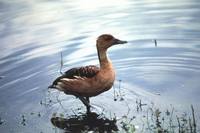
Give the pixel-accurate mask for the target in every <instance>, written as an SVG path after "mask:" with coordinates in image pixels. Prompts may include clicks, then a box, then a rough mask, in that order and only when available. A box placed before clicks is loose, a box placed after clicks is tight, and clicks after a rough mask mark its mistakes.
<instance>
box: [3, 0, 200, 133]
mask: <svg viewBox="0 0 200 133" xmlns="http://www.w3.org/2000/svg"><path fill="white" fill-rule="evenodd" d="M199 7H200V2H199V1H197V0H184V1H182V0H176V1H174V0H163V1H156V0H140V1H131V0H118V1H114V0H109V1H104V0H103V1H100V0H97V1H95V2H94V1H90V0H86V1H81V0H76V1H70V0H65V1H64V0H60V1H54V0H51V1H46V0H36V1H34V2H33V1H31V2H29V1H25V0H14V1H12V2H11V1H7V0H1V1H0V18H1V19H0V42H1V44H0V50H1V52H0V76H1V78H0V91H1V93H0V118H1V119H3V120H4V123H3V124H2V125H0V130H1V131H2V132H22V131H23V132H26V131H29V132H30V130H31V131H32V132H40V131H42V132H55V129H54V126H53V125H52V124H51V116H52V113H53V112H63V108H62V107H61V106H60V104H59V103H55V104H53V105H52V106H51V107H46V106H43V105H41V104H40V102H41V101H42V102H44V101H46V99H47V98H49V97H50V98H52V99H54V98H55V99H54V100H55V101H56V96H59V99H64V101H63V102H62V105H64V109H65V113H66V114H67V115H70V114H73V111H72V110H76V109H77V108H83V109H81V110H82V112H84V111H85V110H84V107H83V105H82V103H81V102H80V101H78V100H77V99H76V98H74V97H73V96H66V95H64V94H62V93H59V92H57V91H50V93H48V92H47V87H48V86H49V85H50V84H51V82H52V81H53V80H54V79H55V78H56V77H57V76H59V75H60V73H59V69H60V52H61V51H62V53H63V61H64V68H63V71H64V70H67V69H69V68H72V67H77V66H84V65H89V64H98V60H97V59H98V58H97V54H96V48H95V41H96V38H97V37H98V36H99V35H100V34H102V33H110V34H112V35H114V36H115V37H117V38H119V39H123V40H127V41H128V42H129V43H128V44H126V45H121V46H116V47H112V48H111V49H109V51H108V54H109V57H110V58H111V60H112V62H113V64H114V66H115V69H116V73H117V75H116V76H117V77H116V83H115V89H116V88H118V85H119V80H120V81H121V90H120V91H121V94H122V96H121V97H123V99H124V102H123V101H120V100H119V99H118V100H117V101H114V96H113V95H114V94H113V89H112V90H110V91H108V92H106V93H104V94H101V95H100V96H98V97H95V98H92V99H91V102H92V104H93V105H94V106H95V109H93V110H94V111H96V112H101V111H102V110H103V109H104V110H105V112H111V113H113V114H116V115H117V116H118V117H120V116H121V115H123V114H126V113H127V110H128V109H127V107H129V108H131V109H132V110H135V106H136V105H135V101H136V99H142V101H144V102H146V103H151V102H153V103H156V105H158V106H161V107H163V108H165V106H166V107H167V106H168V105H170V104H172V105H173V106H175V107H176V108H177V110H181V111H183V112H184V111H185V110H187V108H188V107H189V106H190V104H193V105H194V107H195V109H196V110H197V112H198V110H200V103H199V101H200V97H199V94H200V89H199V87H200V86H199V81H200V39H199V36H200V25H199V22H200V19H199V18H200V8H199ZM154 39H156V40H157V47H156V46H155V44H154ZM117 91H119V90H118V89H117ZM102 99H103V100H102ZM163 103H164V104H163ZM127 104H128V106H127ZM133 112H134V111H133ZM30 113H32V114H31V115H30ZM22 115H25V117H26V126H23V124H21V121H23V120H22V117H21V116H22ZM198 116H199V114H198Z"/></svg>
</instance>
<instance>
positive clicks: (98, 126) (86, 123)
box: [51, 112, 118, 133]
mask: <svg viewBox="0 0 200 133" xmlns="http://www.w3.org/2000/svg"><path fill="white" fill-rule="evenodd" d="M51 123H52V124H53V125H54V126H56V127H58V128H60V129H64V130H65V131H66V132H72V133H80V132H84V131H95V132H99V133H104V132H112V131H117V130H118V128H117V125H116V120H115V119H113V120H110V119H108V118H105V117H103V116H101V115H98V114H96V113H93V112H91V113H89V114H82V115H79V116H78V115H74V116H71V117H70V118H61V117H52V118H51Z"/></svg>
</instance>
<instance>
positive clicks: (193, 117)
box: [191, 105, 196, 133]
mask: <svg viewBox="0 0 200 133" xmlns="http://www.w3.org/2000/svg"><path fill="white" fill-rule="evenodd" d="M191 109H192V120H193V126H194V130H193V132H194V133H196V120H195V115H194V108H193V105H191Z"/></svg>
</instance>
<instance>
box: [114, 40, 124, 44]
mask: <svg viewBox="0 0 200 133" xmlns="http://www.w3.org/2000/svg"><path fill="white" fill-rule="evenodd" d="M125 43H127V41H123V40H119V39H115V43H114V44H125Z"/></svg>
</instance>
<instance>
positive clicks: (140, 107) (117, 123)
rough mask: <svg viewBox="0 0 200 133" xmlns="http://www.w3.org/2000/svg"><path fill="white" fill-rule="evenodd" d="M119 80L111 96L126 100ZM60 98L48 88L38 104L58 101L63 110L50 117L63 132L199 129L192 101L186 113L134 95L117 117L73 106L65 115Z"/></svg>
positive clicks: (150, 132)
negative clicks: (43, 98)
mask: <svg viewBox="0 0 200 133" xmlns="http://www.w3.org/2000/svg"><path fill="white" fill-rule="evenodd" d="M121 84H122V81H121V80H119V84H118V85H117V87H113V88H114V98H113V100H114V101H116V102H126V99H125V98H124V94H123V93H122V92H121V91H120V87H121V86H122V85H121ZM59 94H60V93H59ZM62 102H64V100H60V99H59V95H57V96H56V98H54V99H53V98H52V95H51V91H48V95H47V97H46V98H45V100H43V101H41V102H40V104H41V105H45V106H53V105H55V104H59V106H60V107H61V108H62V109H63V113H61V114H60V113H59V112H54V113H53V114H52V117H51V120H50V121H51V123H52V125H54V126H55V127H56V128H59V129H62V130H65V131H66V132H73V131H74V132H88V131H94V132H99V133H103V132H119V133H121V132H126V133H133V132H137V133H138V132H139V133H142V132H144V133H146V132H148V133H176V132H177V133H197V132H199V131H200V130H199V127H198V124H197V119H198V118H197V116H196V114H195V109H194V107H193V105H191V107H190V108H191V109H190V110H191V111H190V112H187V113H186V112H181V111H178V110H176V108H174V107H173V106H172V105H171V106H170V108H167V109H162V108H159V107H157V106H156V105H154V104H153V103H151V104H146V103H143V101H142V100H141V99H135V108H129V107H128V110H127V112H128V113H127V114H124V115H123V116H122V117H121V118H119V117H117V116H115V114H113V113H112V112H110V115H108V114H109V113H106V111H105V110H103V112H102V113H100V114H98V113H95V112H92V113H91V114H84V113H83V112H84V110H82V109H81V108H78V109H77V110H75V111H74V110H73V113H74V115H71V116H68V115H67V114H68V112H67V111H66V110H65V107H64V105H63V104H62ZM127 106H128V105H127ZM133 112H135V113H133Z"/></svg>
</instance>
